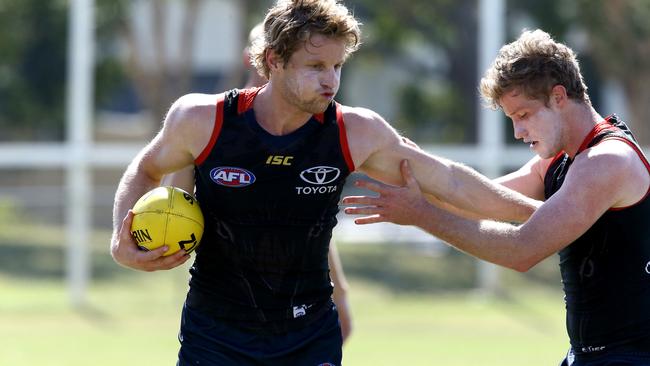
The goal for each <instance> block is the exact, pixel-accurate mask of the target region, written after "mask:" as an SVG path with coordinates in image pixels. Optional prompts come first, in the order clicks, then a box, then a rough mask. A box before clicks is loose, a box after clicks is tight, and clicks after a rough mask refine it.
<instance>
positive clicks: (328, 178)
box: [300, 166, 341, 185]
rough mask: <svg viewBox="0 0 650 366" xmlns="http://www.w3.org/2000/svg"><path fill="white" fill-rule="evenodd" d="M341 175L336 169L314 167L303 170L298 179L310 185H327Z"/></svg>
mask: <svg viewBox="0 0 650 366" xmlns="http://www.w3.org/2000/svg"><path fill="white" fill-rule="evenodd" d="M339 175H341V171H340V170H339V169H338V168H334V167H331V166H315V167H313V168H309V169H305V170H303V171H302V173H300V178H301V179H302V180H304V181H305V182H307V183H311V184H318V185H323V184H328V183H332V182H333V181H335V180H336V178H338V177H339Z"/></svg>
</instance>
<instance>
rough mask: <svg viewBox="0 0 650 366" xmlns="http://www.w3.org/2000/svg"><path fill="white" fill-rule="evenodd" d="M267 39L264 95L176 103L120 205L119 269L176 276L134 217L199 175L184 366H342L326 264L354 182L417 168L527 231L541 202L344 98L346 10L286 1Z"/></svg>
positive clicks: (130, 174)
mask: <svg viewBox="0 0 650 366" xmlns="http://www.w3.org/2000/svg"><path fill="white" fill-rule="evenodd" d="M263 33H264V35H263V37H261V38H260V42H257V43H256V44H254V45H253V47H252V49H251V59H252V60H253V61H254V64H255V66H256V67H257V69H258V71H259V72H260V74H262V75H263V76H265V77H266V78H267V79H268V83H267V84H266V85H264V86H262V87H259V88H250V89H241V90H239V89H234V90H231V91H227V92H225V93H220V94H216V95H212V94H210V95H208V94H188V95H185V96H183V97H181V98H179V99H178V100H177V101H176V102H175V103H174V104H173V105H172V107H171V109H170V111H169V113H168V114H167V116H166V118H165V121H164V124H163V127H162V129H161V131H160V132H159V133H158V134H157V135H156V136H155V137H154V139H153V140H152V141H151V142H150V143H149V144H148V145H147V146H146V147H145V148H144V149H143V150H142V151H141V152H140V153H139V154H138V155H137V156H136V157H135V158H134V160H133V161H132V162H131V164H130V165H129V167H128V168H127V170H126V172H125V173H124V175H123V177H122V179H121V181H120V184H119V187H118V190H117V193H116V199H115V205H114V210H113V212H114V215H113V217H114V231H113V238H112V242H111V254H112V255H113V258H114V259H115V261H116V262H118V263H120V264H121V265H124V266H127V267H130V268H134V269H139V270H144V271H155V270H163V269H170V268H174V267H177V266H179V265H181V264H182V263H184V262H185V261H186V260H187V259H188V258H189V256H187V255H186V252H185V250H179V251H178V252H176V253H173V254H171V255H167V256H165V255H164V254H165V253H166V252H167V250H168V249H169V248H165V246H163V247H161V248H157V249H153V250H151V251H148V252H146V251H141V250H140V249H139V248H138V244H137V242H136V241H135V240H134V238H133V236H132V235H131V230H130V229H131V225H132V221H133V212H132V211H131V208H132V207H133V205H134V204H135V202H136V201H137V200H138V199H139V198H140V197H141V196H142V195H144V194H145V193H146V192H148V191H149V190H151V189H153V188H155V187H157V186H158V185H159V184H160V180H161V178H162V177H163V176H164V175H166V174H169V173H172V172H174V171H178V170H181V169H184V168H185V167H187V166H192V165H193V166H194V167H195V186H196V198H197V200H198V202H199V203H200V207H201V210H202V212H203V217H204V220H205V228H204V232H203V237H202V239H201V244H200V245H199V246H198V247H197V249H196V255H195V260H194V262H193V265H192V268H191V269H190V273H191V280H190V288H189V292H188V294H187V298H186V301H185V306H184V307H183V313H182V321H181V329H180V333H179V340H180V342H181V348H180V351H179V355H178V365H182V366H183V365H196V364H200V365H219V366H224V365H237V366H241V365H314V366H316V365H341V360H342V337H341V329H340V327H339V322H338V315H337V311H336V307H335V306H334V304H333V303H332V298H331V295H332V285H331V282H330V278H329V274H328V260H327V254H328V246H329V242H330V239H331V236H332V229H333V228H334V226H335V225H336V214H337V212H338V211H339V207H338V203H339V200H340V195H341V192H342V188H343V185H344V183H345V179H346V178H347V176H348V175H349V174H350V173H352V172H353V171H359V172H363V173H365V174H367V175H368V176H370V177H373V178H375V179H378V180H381V181H383V182H385V183H389V184H393V185H400V184H402V183H403V181H402V176H401V173H400V170H399V163H400V161H402V160H404V159H408V160H409V162H410V163H411V166H412V168H413V172H414V175H415V177H416V179H417V180H418V182H419V184H420V186H421V188H422V190H423V191H425V192H427V193H430V194H433V195H435V196H437V197H440V198H442V199H445V200H448V201H449V202H450V203H451V204H452V205H454V206H457V207H460V208H464V209H467V210H479V212H482V213H487V214H492V215H494V216H495V218H497V219H502V220H508V221H523V220H525V219H526V218H528V217H529V216H530V215H531V213H532V212H534V210H535V208H536V205H537V204H538V202H537V201H534V200H531V199H528V198H527V197H525V196H523V195H521V194H518V193H516V192H514V191H511V190H508V189H506V188H504V187H502V186H500V185H497V184H496V183H492V182H491V181H490V180H488V179H487V178H485V177H483V176H480V175H479V174H477V173H476V172H475V171H474V170H472V169H470V168H467V167H465V166H463V165H461V164H457V163H453V162H450V161H447V160H444V159H440V158H436V157H433V156H431V155H428V154H426V153H424V152H423V151H420V150H418V149H416V148H413V147H412V146H409V145H408V144H407V143H406V142H404V141H403V140H402V139H401V137H400V136H399V134H397V133H396V132H395V130H394V129H393V128H392V127H391V126H390V125H389V124H388V123H387V122H386V121H385V120H384V119H383V118H382V117H381V116H379V115H378V114H377V113H375V112H373V111H371V110H368V109H365V108H356V107H349V106H345V105H341V104H339V103H337V102H336V101H335V100H334V97H335V96H336V93H337V91H338V89H339V82H340V78H341V70H342V66H343V64H344V63H345V61H346V59H347V58H348V57H349V56H350V55H351V54H352V53H353V52H354V51H355V50H356V49H357V48H358V46H359V44H360V40H361V33H360V29H359V24H358V22H357V20H356V19H355V18H354V17H353V16H352V15H351V13H350V12H349V11H348V9H347V8H346V7H345V6H344V5H343V4H341V3H339V2H338V1H336V0H278V1H277V3H276V4H275V5H274V6H273V7H272V8H271V9H269V11H268V12H267V15H266V18H265V20H264V26H263ZM457 187H461V188H462V189H461V190H458V189H457ZM477 197H481V199H480V200H479V199H477ZM476 202H481V205H478V206H477V205H476V204H475V203H476ZM502 212H508V213H509V214H508V215H506V216H507V217H503V216H502V215H499V213H502Z"/></svg>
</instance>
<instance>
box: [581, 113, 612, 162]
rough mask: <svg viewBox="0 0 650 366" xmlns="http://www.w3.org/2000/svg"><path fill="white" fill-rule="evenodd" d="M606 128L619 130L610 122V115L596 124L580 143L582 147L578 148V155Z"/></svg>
mask: <svg viewBox="0 0 650 366" xmlns="http://www.w3.org/2000/svg"><path fill="white" fill-rule="evenodd" d="M605 130H618V128H617V127H616V126H614V125H612V124H611V123H609V117H607V118H605V120H604V121H602V122H600V123H598V124H597V125H595V126H594V128H593V129H592V130H591V132H589V134H588V135H587V136H586V137H585V139H584V140H582V144H581V145H580V148H578V151H577V152H576V155H577V154H579V153H581V152H582V151H583V150H584V149H586V148H587V145H589V143H590V142H591V140H593V139H594V138H595V137H596V136H597V135H598V134H599V133H601V132H602V131H605Z"/></svg>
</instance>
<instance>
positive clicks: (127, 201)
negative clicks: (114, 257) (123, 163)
mask: <svg viewBox="0 0 650 366" xmlns="http://www.w3.org/2000/svg"><path fill="white" fill-rule="evenodd" d="M158 184H159V179H156V177H151V176H149V175H148V174H145V173H144V172H142V171H141V169H140V168H139V165H138V163H137V161H135V162H133V163H132V164H131V165H129V167H128V168H127V170H126V172H125V173H124V175H123V176H122V179H121V180H120V183H119V185H118V187H117V191H116V193H115V202H114V205H113V236H115V235H116V233H117V232H118V231H119V229H120V225H121V224H122V220H123V219H124V217H125V216H126V214H127V212H128V211H129V210H130V209H131V208H132V207H133V205H134V204H135V202H136V201H137V200H138V199H139V198H140V197H141V196H142V195H143V194H145V193H146V192H147V191H149V190H151V189H153V188H155V187H157V186H158Z"/></svg>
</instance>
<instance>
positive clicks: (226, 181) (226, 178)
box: [210, 166, 255, 187]
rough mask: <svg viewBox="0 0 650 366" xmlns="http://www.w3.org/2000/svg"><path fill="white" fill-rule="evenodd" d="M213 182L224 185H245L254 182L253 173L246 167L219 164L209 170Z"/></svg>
mask: <svg viewBox="0 0 650 366" xmlns="http://www.w3.org/2000/svg"><path fill="white" fill-rule="evenodd" d="M210 178H211V179H212V181H213V182H215V183H217V184H219V185H222V186H226V187H245V186H248V185H251V184H253V183H254V182H255V175H253V173H251V172H249V171H248V170H246V169H242V168H235V167H230V166H220V167H217V168H214V169H212V170H211V171H210Z"/></svg>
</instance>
